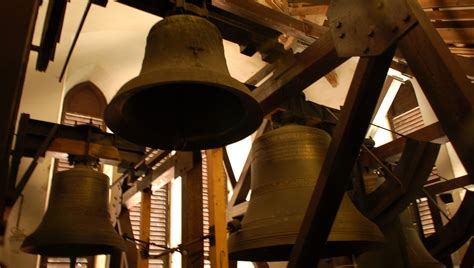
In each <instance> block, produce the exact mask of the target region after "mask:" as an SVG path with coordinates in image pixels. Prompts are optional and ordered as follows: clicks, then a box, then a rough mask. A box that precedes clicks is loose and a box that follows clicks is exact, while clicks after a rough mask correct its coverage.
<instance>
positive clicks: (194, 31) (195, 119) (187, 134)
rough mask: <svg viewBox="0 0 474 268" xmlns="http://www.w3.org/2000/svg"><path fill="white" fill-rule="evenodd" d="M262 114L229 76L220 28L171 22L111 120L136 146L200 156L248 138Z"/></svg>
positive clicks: (188, 18)
mask: <svg viewBox="0 0 474 268" xmlns="http://www.w3.org/2000/svg"><path fill="white" fill-rule="evenodd" d="M262 114H263V113H262V110H261V108H260V105H259V103H258V102H257V101H256V100H255V99H254V98H253V97H252V96H251V95H250V91H249V89H248V88H247V87H246V86H245V85H244V84H242V83H240V82H239V81H237V80H235V79H234V78H232V77H231V76H230V74H229V70H228V69H227V64H226V61H225V57H224V47H223V44H222V37H221V35H220V32H219V30H218V29H217V27H216V26H214V25H213V24H212V23H210V22H209V21H208V20H206V19H204V18H200V17H197V16H192V15H173V16H170V17H167V18H165V19H163V20H161V21H160V22H158V23H157V24H155V25H154V26H153V27H152V29H151V30H150V33H149V34H148V39H147V44H146V50H145V57H144V59H143V65H142V69H141V72H140V74H139V75H138V76H137V77H136V78H133V79H132V80H130V81H129V82H127V83H126V84H125V85H124V86H123V87H122V88H121V89H120V90H119V92H118V93H117V95H116V96H115V97H114V98H113V99H112V101H111V103H110V104H109V105H108V106H107V108H106V111H105V121H106V123H107V126H108V127H109V128H110V129H111V130H112V131H113V132H114V133H115V134H117V135H119V136H122V137H123V138H125V139H127V140H129V141H131V142H134V143H136V144H140V145H144V146H148V147H152V148H160V149H168V150H171V149H172V150H199V149H208V148H215V147H222V146H224V145H226V144H229V143H233V142H235V141H238V140H240V139H242V138H244V137H246V136H248V135H250V134H251V133H252V132H253V131H255V130H256V129H257V128H258V126H259V125H260V123H261V121H262V118H263V115H262Z"/></svg>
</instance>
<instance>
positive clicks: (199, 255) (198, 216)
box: [176, 151, 204, 268]
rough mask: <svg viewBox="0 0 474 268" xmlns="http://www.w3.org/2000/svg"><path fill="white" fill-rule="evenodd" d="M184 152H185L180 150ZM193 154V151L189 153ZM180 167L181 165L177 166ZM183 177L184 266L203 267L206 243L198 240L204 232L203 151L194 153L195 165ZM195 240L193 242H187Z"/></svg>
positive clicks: (182, 231)
mask: <svg viewBox="0 0 474 268" xmlns="http://www.w3.org/2000/svg"><path fill="white" fill-rule="evenodd" d="M180 153H183V152H180ZM189 154H192V153H189ZM176 168H178V169H179V168H180V167H176ZM181 177H182V184H181V188H182V194H181V198H182V203H181V204H182V207H181V210H182V214H181V215H182V216H181V217H182V225H181V235H182V238H181V240H182V244H183V245H185V246H184V250H186V252H187V254H182V260H183V262H182V266H181V267H183V268H201V267H203V266H204V254H203V253H204V243H203V241H202V240H198V239H199V238H200V237H202V236H203V235H204V233H203V214H202V210H203V205H202V204H203V203H202V161H201V153H200V152H199V151H198V152H196V153H194V154H193V167H192V168H191V170H189V171H188V172H186V173H185V174H181ZM191 241H195V242H193V243H192V244H187V243H189V242H191Z"/></svg>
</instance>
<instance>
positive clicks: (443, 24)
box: [432, 10, 474, 28]
mask: <svg viewBox="0 0 474 268" xmlns="http://www.w3.org/2000/svg"><path fill="white" fill-rule="evenodd" d="M472 12H474V10H473V11H472ZM432 23H433V26H434V27H435V28H474V20H443V21H440V20H438V21H433V22H432Z"/></svg>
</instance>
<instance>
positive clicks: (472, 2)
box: [418, 0, 474, 8]
mask: <svg viewBox="0 0 474 268" xmlns="http://www.w3.org/2000/svg"><path fill="white" fill-rule="evenodd" d="M418 2H419V3H420V5H421V6H422V7H423V8H436V7H467V6H474V0H418Z"/></svg>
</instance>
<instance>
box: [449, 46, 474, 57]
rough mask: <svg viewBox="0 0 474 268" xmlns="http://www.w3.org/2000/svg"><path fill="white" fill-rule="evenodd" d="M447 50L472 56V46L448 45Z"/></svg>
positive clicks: (473, 50)
mask: <svg viewBox="0 0 474 268" xmlns="http://www.w3.org/2000/svg"><path fill="white" fill-rule="evenodd" d="M449 50H450V51H451V52H452V53H454V54H459V55H465V56H474V48H472V47H452V46H451V47H449Z"/></svg>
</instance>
